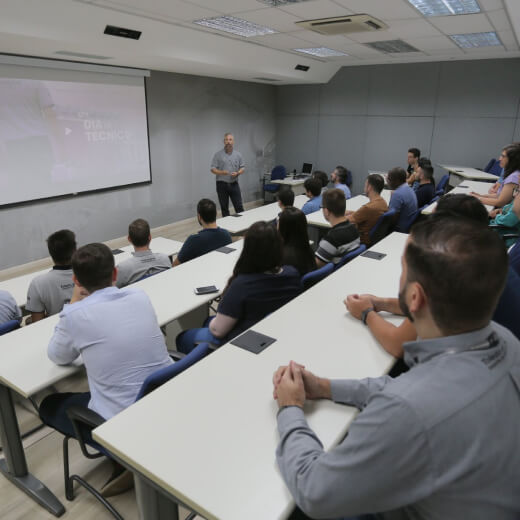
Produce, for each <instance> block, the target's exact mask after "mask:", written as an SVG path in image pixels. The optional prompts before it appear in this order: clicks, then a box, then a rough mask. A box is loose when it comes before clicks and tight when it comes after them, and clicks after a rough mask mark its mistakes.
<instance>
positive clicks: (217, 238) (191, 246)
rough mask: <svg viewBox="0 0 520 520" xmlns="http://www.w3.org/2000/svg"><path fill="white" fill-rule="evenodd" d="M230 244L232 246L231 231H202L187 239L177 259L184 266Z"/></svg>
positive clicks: (217, 229) (218, 229)
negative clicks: (189, 261)
mask: <svg viewBox="0 0 520 520" xmlns="http://www.w3.org/2000/svg"><path fill="white" fill-rule="evenodd" d="M228 244H231V235H230V234H229V231H227V230H225V229H222V228H219V227H218V228H210V229H202V230H200V231H199V232H198V233H196V234H194V235H190V236H189V237H188V238H187V239H186V242H184V244H183V246H182V248H181V250H180V251H179V254H178V255H177V258H178V259H179V262H181V264H182V263H184V262H187V261H188V260H193V259H194V258H197V257H199V256H202V255H205V254H206V253H209V252H210V251H214V250H215V249H218V248H219V247H223V246H227V245H228Z"/></svg>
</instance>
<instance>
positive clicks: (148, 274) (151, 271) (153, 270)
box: [136, 267, 169, 282]
mask: <svg viewBox="0 0 520 520" xmlns="http://www.w3.org/2000/svg"><path fill="white" fill-rule="evenodd" d="M168 269H169V268H168V267H150V269H148V271H146V273H144V274H143V276H141V278H139V280H136V281H137V282H140V281H141V280H146V279H147V278H150V277H152V276H155V275H156V274H159V273H162V272H163V271H167V270H168Z"/></svg>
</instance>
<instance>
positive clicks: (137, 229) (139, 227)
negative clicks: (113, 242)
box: [128, 218, 150, 247]
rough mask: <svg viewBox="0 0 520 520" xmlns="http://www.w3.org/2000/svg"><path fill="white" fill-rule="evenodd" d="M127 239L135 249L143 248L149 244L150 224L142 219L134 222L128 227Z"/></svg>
mask: <svg viewBox="0 0 520 520" xmlns="http://www.w3.org/2000/svg"><path fill="white" fill-rule="evenodd" d="M128 238H129V239H130V242H132V244H133V245H134V246H135V247H144V246H146V245H148V244H149V242H150V224H148V222H147V221H146V220H144V219H143V218H138V219H136V220H134V221H133V222H132V223H131V224H130V225H129V226H128Z"/></svg>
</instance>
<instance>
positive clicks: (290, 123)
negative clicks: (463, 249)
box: [276, 59, 520, 193]
mask: <svg viewBox="0 0 520 520" xmlns="http://www.w3.org/2000/svg"><path fill="white" fill-rule="evenodd" d="M519 85H520V60H519V59H508V60H479V61H457V62H442V63H420V64H416V63H414V64H402V65H397V64H395V65H377V66H366V67H350V68H348V67H345V68H342V69H340V70H339V72H338V73H337V74H336V76H335V77H334V78H333V79H332V80H331V81H330V82H329V83H328V84H326V85H303V86H284V87H278V88H277V142H276V144H277V154H276V158H277V161H276V162H277V163H281V164H284V165H285V166H286V167H287V168H288V169H290V170H293V169H294V168H296V169H299V168H301V165H302V163H303V162H311V163H313V165H314V168H315V169H322V170H325V171H327V172H330V171H332V169H333V168H334V167H335V166H336V165H338V164H343V165H345V166H347V167H348V168H349V169H350V170H352V172H353V174H354V192H355V193H360V192H361V191H362V189H363V184H364V179H365V177H366V175H367V172H368V170H369V169H371V170H388V169H390V168H392V167H393V166H405V165H406V152H407V149H408V148H410V147H412V146H416V147H418V148H419V149H420V150H421V151H422V153H423V155H425V156H429V157H431V159H432V161H433V162H434V163H445V164H450V163H451V164H458V165H462V166H474V167H480V168H482V167H484V166H485V165H486V164H487V162H488V160H489V159H490V158H491V157H497V156H498V155H499V152H500V149H501V147H502V146H504V145H505V144H508V143H510V142H512V141H513V140H517V141H518V140H520V122H519V117H520V114H519V101H520V88H519ZM443 173H445V172H444V171H443V170H441V169H440V168H436V175H435V176H436V178H437V179H438V178H440V176H442V174H443Z"/></svg>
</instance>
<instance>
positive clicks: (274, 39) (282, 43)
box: [248, 34, 309, 50]
mask: <svg viewBox="0 0 520 520" xmlns="http://www.w3.org/2000/svg"><path fill="white" fill-rule="evenodd" d="M248 40H249V41H256V42H258V43H261V44H262V45H266V46H267V47H272V48H273V49H285V50H290V49H296V48H299V47H309V45H307V42H305V41H303V40H301V39H300V38H295V37H294V36H291V35H290V34H267V35H265V36H256V37H254V38H248Z"/></svg>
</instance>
